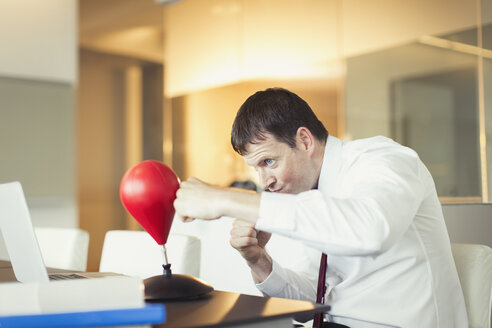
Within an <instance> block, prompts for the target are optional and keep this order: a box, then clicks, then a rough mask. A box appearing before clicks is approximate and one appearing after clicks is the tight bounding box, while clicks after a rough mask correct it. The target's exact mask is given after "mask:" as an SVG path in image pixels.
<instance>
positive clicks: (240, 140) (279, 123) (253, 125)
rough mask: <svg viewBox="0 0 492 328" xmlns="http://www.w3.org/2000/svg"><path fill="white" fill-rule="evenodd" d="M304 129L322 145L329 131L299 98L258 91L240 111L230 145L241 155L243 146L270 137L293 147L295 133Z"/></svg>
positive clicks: (281, 92) (284, 92)
mask: <svg viewBox="0 0 492 328" xmlns="http://www.w3.org/2000/svg"><path fill="white" fill-rule="evenodd" d="M301 126H304V127H306V128H308V129H309V131H311V133H312V134H313V136H314V137H315V138H317V139H318V140H321V141H323V142H325V140H326V138H327V137H328V131H326V128H325V127H324V126H323V123H321V122H320V121H319V120H318V118H317V117H316V115H315V114H314V113H313V111H312V110H311V107H309V105H308V104H307V103H306V102H305V101H304V100H303V99H301V98H300V97H299V96H298V95H296V94H295V93H293V92H290V91H288V90H286V89H282V88H270V89H266V90H265V91H258V92H256V93H255V94H254V95H252V96H250V97H249V98H248V99H246V101H245V102H244V103H243V104H242V105H241V107H240V108H239V110H238V112H237V114H236V118H235V119H234V123H233V125H232V131H231V143H232V147H233V148H234V150H235V151H236V152H237V153H239V154H240V155H244V154H245V153H246V146H247V145H248V144H249V143H255V142H258V141H260V140H264V139H265V137H266V136H265V134H267V133H271V134H272V135H273V136H274V137H275V138H277V140H278V141H281V142H285V143H286V144H288V145H289V146H290V147H291V148H295V147H296V133H297V129H299V128H300V127H301Z"/></svg>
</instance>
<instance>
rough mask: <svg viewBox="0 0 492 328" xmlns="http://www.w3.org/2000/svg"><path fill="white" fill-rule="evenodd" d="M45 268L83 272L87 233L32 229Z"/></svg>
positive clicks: (78, 230)
mask: <svg viewBox="0 0 492 328" xmlns="http://www.w3.org/2000/svg"><path fill="white" fill-rule="evenodd" d="M34 232H35V234H36V238H37V240H38V244H39V248H40V249H41V254H42V255H43V260H44V264H45V265H46V266H47V267H51V268H58V269H65V270H73V271H85V270H86V268H87V253H88V250H89V233H88V232H87V231H85V230H81V229H77V228H55V227H34Z"/></svg>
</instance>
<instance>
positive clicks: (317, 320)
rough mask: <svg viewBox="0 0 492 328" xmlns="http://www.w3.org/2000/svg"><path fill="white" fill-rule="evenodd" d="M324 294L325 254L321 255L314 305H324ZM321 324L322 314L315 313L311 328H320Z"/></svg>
mask: <svg viewBox="0 0 492 328" xmlns="http://www.w3.org/2000/svg"><path fill="white" fill-rule="evenodd" d="M325 293H326V254H325V253H323V255H321V263H320V264H319V276H318V291H317V292H316V303H318V304H324V303H325ZM322 323H323V312H320V313H316V314H315V315H314V322H313V328H321V325H322Z"/></svg>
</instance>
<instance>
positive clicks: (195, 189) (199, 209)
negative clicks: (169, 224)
mask: <svg viewBox="0 0 492 328" xmlns="http://www.w3.org/2000/svg"><path fill="white" fill-rule="evenodd" d="M224 191H225V189H223V188H219V187H215V186H212V185H209V184H206V183H205V182H202V181H200V180H198V179H196V178H189V179H188V180H187V181H183V182H181V185H180V187H179V189H178V191H177V192H176V199H175V200H174V209H175V210H176V213H177V214H178V216H179V217H180V218H181V220H182V221H185V222H189V221H193V220H195V219H203V220H215V219H218V218H219V217H221V216H222V215H224V214H223V213H222V212H223V211H222V207H221V205H222V204H221V202H223V201H224V196H225V195H224Z"/></svg>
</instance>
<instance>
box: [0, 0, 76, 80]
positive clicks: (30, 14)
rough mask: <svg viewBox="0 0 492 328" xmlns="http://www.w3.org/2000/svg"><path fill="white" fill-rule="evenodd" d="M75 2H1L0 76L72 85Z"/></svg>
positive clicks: (53, 0) (62, 0) (27, 0)
mask: <svg viewBox="0 0 492 328" xmlns="http://www.w3.org/2000/svg"><path fill="white" fill-rule="evenodd" d="M77 4H78V1H76V0H43V1H38V0H22V1H9V0H2V1H0V8H1V10H0V45H1V51H0V76H8V77H14V78H22V79H29V80H41V81H55V82H63V83H69V84H75V83H76V82H77V23H78V22H77Z"/></svg>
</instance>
